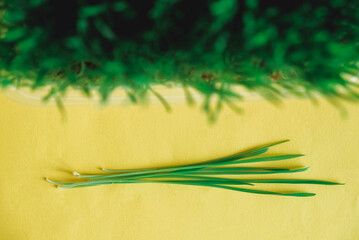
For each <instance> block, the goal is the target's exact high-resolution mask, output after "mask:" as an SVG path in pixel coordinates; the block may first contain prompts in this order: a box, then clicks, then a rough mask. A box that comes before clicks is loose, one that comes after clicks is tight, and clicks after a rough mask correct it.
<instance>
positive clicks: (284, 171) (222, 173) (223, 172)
mask: <svg viewBox="0 0 359 240" xmlns="http://www.w3.org/2000/svg"><path fill="white" fill-rule="evenodd" d="M308 169H309V168H308V167H307V168H300V169H292V170H280V171H266V172H265V171H261V172H254V171H252V172H245V171H220V170H219V171H206V170H205V169H204V170H201V171H196V172H191V173H190V174H195V175H197V174H202V175H260V174H281V173H295V172H304V171H306V170H308Z"/></svg>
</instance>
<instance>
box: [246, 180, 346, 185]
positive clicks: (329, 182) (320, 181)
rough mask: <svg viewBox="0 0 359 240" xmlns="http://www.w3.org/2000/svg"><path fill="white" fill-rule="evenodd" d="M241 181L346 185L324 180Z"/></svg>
mask: <svg viewBox="0 0 359 240" xmlns="http://www.w3.org/2000/svg"><path fill="white" fill-rule="evenodd" d="M241 180H243V181H245V182H250V183H276V184H316V185H344V183H337V182H331V181H322V180H310V179H241Z"/></svg>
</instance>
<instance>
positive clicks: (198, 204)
mask: <svg viewBox="0 0 359 240" xmlns="http://www.w3.org/2000/svg"><path fill="white" fill-rule="evenodd" d="M242 106H243V108H244V110H245V113H244V115H237V114H235V113H233V112H231V111H230V110H228V109H225V110H224V111H223V112H222V115H221V116H220V119H219V121H218V122H217V123H216V124H215V125H210V124H208V123H207V121H206V118H205V116H204V114H202V113H200V111H198V109H196V108H188V107H187V106H180V105H177V106H174V109H173V112H172V113H171V114H168V113H166V112H165V111H164V110H163V108H162V106H151V107H147V108H143V107H118V106H117V107H116V106H112V107H106V108H99V107H90V106H87V107H69V108H67V114H68V120H67V123H63V122H62V121H61V117H60V116H59V112H58V110H57V109H56V108H53V107H31V106H25V105H22V104H19V103H16V102H13V101H11V100H9V99H7V98H6V97H4V96H2V95H0V109H1V113H0V114H1V115H0V158H1V167H0V239H1V240H8V239H9V240H31V239H36V240H42V239H46V240H49V239H51V240H57V239H59V240H60V239H61V240H67V239H76V240H91V239H96V240H97V239H101V240H107V239H126V240H127V239H136V240H137V239H155V240H157V239H159V240H160V239H166V240H167V239H171V240H172V239H186V240H187V239H206V240H210V239H216V240H217V239H249V240H251V239H255V240H256V239H276V240H277V239H300V240H303V239H314V240H321V239H325V240H331V239H333V240H338V239H340V240H357V239H359V124H358V123H359V122H358V120H359V105H351V104H346V107H347V110H348V114H349V116H348V117H347V118H343V117H342V116H341V115H340V114H339V112H338V110H336V109H335V108H333V107H332V106H331V105H329V104H327V103H326V102H321V103H320V106H317V107H315V106H313V105H312V104H311V103H310V102H308V101H305V100H287V101H286V102H285V103H284V104H283V105H282V106H281V107H274V106H272V105H270V104H269V103H267V102H263V101H251V102H246V103H243V104H242ZM287 138H289V139H291V140H292V141H291V142H289V143H286V144H284V145H282V146H278V147H276V148H274V149H272V153H305V154H307V156H306V157H304V158H300V159H296V160H293V161H290V162H285V161H284V162H282V163H276V164H277V165H278V166H282V165H290V166H300V165H308V166H310V167H311V168H310V170H308V171H307V172H305V173H297V174H295V175H294V176H295V177H297V178H315V179H322V180H333V181H340V182H345V183H346V185H345V186H311V185H305V186H295V187H292V186H287V187H286V186H280V187H279V188H278V187H274V189H277V190H278V189H279V190H280V189H291V190H303V191H309V192H316V193H317V196H315V197H311V198H291V197H278V196H264V195H254V194H246V193H239V192H232V191H228V190H221V189H209V188H200V187H191V186H177V185H176V186H171V185H161V184H148V185H111V186H100V187H94V188H82V189H72V190H59V189H57V188H55V187H54V186H53V185H51V184H49V183H47V182H45V181H44V180H43V178H44V177H50V178H52V179H54V180H64V179H69V178H72V176H71V175H70V174H69V171H74V170H76V171H79V172H81V173H91V172H96V171H97V170H96V169H97V168H99V167H107V168H138V167H153V166H166V165H173V164H179V163H192V162H194V161H200V160H207V159H209V158H213V157H217V156H223V155H226V154H230V153H234V152H236V151H238V150H244V149H246V148H249V147H254V146H257V145H259V144H265V143H268V142H272V141H276V140H282V139H287ZM263 188H264V189H273V188H270V186H263Z"/></svg>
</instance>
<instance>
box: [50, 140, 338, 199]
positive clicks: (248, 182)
mask: <svg viewBox="0 0 359 240" xmlns="http://www.w3.org/2000/svg"><path fill="white" fill-rule="evenodd" d="M287 141H288V140H285V141H280V142H276V143H272V144H268V145H265V146H261V147H257V148H253V149H250V150H247V151H244V152H240V153H236V154H233V155H230V156H227V157H223V158H218V159H214V160H210V161H205V162H200V163H195V164H188V165H180V166H173V167H162V168H147V169H128V170H108V169H102V170H103V171H104V172H105V173H103V174H93V175H83V174H80V173H78V172H74V173H73V174H74V175H75V176H77V177H78V178H79V179H80V180H81V181H75V182H57V181H52V180H50V179H47V178H46V180H47V181H48V182H50V183H53V184H56V185H57V186H58V188H60V189H70V188H83V187H93V186H100V185H108V184H128V183H164V184H181V185H190V186H201V187H213V188H221V189H227V190H233V191H239V192H246V193H254V194H268V195H279V196H292V197H310V196H314V195H315V194H314V193H307V192H273V191H266V190H259V189H256V188H254V185H255V184H261V183H265V184H316V185H340V184H341V183H336V182H330V181H322V180H309V179H282V178H279V179H278V178H270V179H268V178H253V176H257V175H260V176H262V175H275V174H283V173H286V174H290V173H298V172H304V171H306V170H308V167H304V168H296V169H290V168H278V167H268V166H263V167H248V166H247V167H242V164H247V163H265V162H272V161H282V160H288V159H293V158H297V157H301V156H304V155H302V154H290V155H276V156H263V154H264V153H266V152H267V151H268V150H269V148H270V147H273V146H275V145H278V144H281V143H284V142H287ZM223 176H230V177H223ZM239 177H241V178H239Z"/></svg>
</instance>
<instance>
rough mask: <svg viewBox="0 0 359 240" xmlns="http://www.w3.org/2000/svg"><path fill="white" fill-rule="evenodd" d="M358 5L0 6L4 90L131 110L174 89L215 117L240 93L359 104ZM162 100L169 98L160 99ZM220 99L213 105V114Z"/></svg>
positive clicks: (269, 1)
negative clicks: (119, 92)
mask: <svg viewBox="0 0 359 240" xmlns="http://www.w3.org/2000/svg"><path fill="white" fill-rule="evenodd" d="M358 7H359V1H357V0H354V1H353V0H316V1H312V0H301V1H298V0H297V1H284V0H265V1H260V0H242V1H240V0H239V1H235V0H207V1H205V0H198V1H189V0H147V1H143V0H131V1H129V0H122V1H118V0H63V1H56V0H0V8H1V10H0V11H1V21H0V29H1V31H0V33H1V39H0V68H1V69H2V70H1V71H0V85H2V86H9V85H14V86H31V87H32V88H34V89H35V88H38V87H42V86H51V91H50V92H49V95H48V96H46V99H49V98H51V97H53V96H55V95H56V94H58V93H61V92H65V91H66V90H67V89H68V87H73V88H76V89H80V90H82V91H83V92H84V93H86V94H87V95H89V93H90V91H91V90H98V91H99V92H100V94H101V96H102V98H103V100H104V101H106V99H107V98H108V97H109V96H110V94H111V92H112V91H113V90H114V89H116V88H117V87H122V88H124V89H125V90H126V91H128V95H129V98H130V99H131V100H132V101H133V102H134V103H135V102H138V101H137V99H138V98H144V97H145V96H146V94H147V93H148V92H149V91H152V92H153V93H156V92H154V91H153V89H152V87H153V86H154V85H158V84H159V85H166V84H168V83H174V84H176V85H180V86H182V87H184V89H185V92H186V95H187V99H189V102H191V97H190V96H188V94H189V91H188V88H194V89H196V90H197V91H199V92H201V93H203V94H204V96H205V102H204V104H203V108H204V109H205V110H206V112H207V113H208V114H209V115H210V116H213V115H216V114H217V113H216V112H218V111H220V109H221V107H222V104H223V103H224V104H228V105H229V106H233V104H232V103H233V100H234V99H240V97H241V96H240V95H239V93H236V92H234V91H233V87H234V86H238V85H241V86H244V87H246V88H248V89H250V90H252V91H256V92H258V93H260V94H262V95H264V96H265V97H267V98H268V99H270V100H271V99H280V98H281V97H282V91H281V90H287V91H289V92H292V93H294V94H298V93H297V91H296V90H297V89H298V88H300V89H301V90H302V93H301V94H305V95H307V96H313V95H314V94H318V93H319V94H321V95H323V96H326V97H329V98H333V97H334V98H340V99H347V100H357V99H359V95H358V91H356V88H357V87H358V83H356V82H355V81H351V78H350V77H349V78H343V77H342V74H346V76H354V77H355V76H358V75H359V65H358V62H359V54H358V53H359V14H357V13H356V10H357V9H359V8H358ZM155 95H156V96H158V97H159V98H160V100H161V101H162V102H164V104H165V106H166V108H169V106H167V105H166V103H165V99H163V98H161V96H160V95H159V94H158V93H156V94H155ZM214 95H216V99H218V103H217V104H216V105H215V107H212V108H211V107H210V106H211V104H209V103H208V102H209V99H211V98H212V97H213V96H214Z"/></svg>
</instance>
